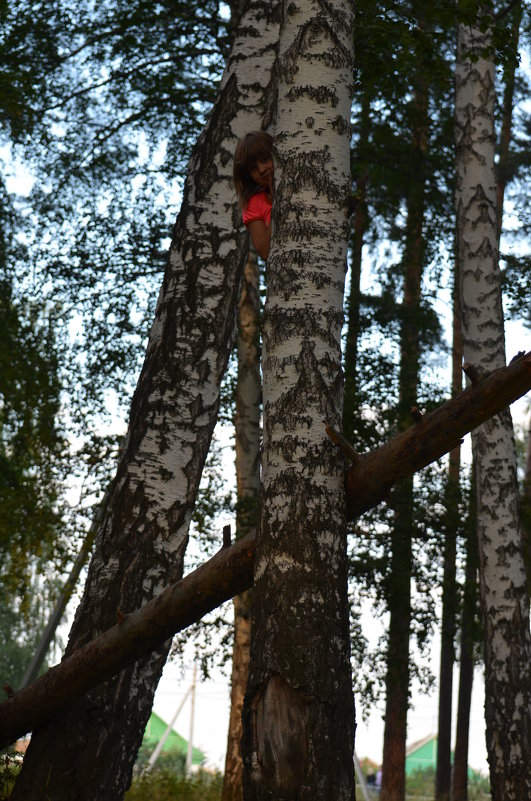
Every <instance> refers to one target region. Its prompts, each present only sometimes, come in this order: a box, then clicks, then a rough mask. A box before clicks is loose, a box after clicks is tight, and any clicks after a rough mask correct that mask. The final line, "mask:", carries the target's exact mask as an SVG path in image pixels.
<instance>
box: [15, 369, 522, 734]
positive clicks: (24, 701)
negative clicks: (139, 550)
mask: <svg viewBox="0 0 531 801" xmlns="http://www.w3.org/2000/svg"><path fill="white" fill-rule="evenodd" d="M506 385H507V386H508V389H507V388H506ZM530 388H531V354H529V356H528V357H526V358H521V359H519V360H518V361H516V362H514V363H513V364H512V365H510V366H509V367H502V368H500V369H499V370H496V371H495V372H494V373H493V374H492V375H491V376H488V377H486V378H484V379H483V380H482V381H481V382H480V383H479V384H478V385H477V386H472V387H469V388H468V389H467V390H465V392H463V393H462V395H461V396H459V397H458V398H456V399H455V400H451V401H448V402H447V403H445V404H444V405H443V406H441V407H440V409H439V410H438V411H437V412H432V413H431V414H429V415H426V416H425V418H424V419H423V421H422V422H421V423H418V424H415V425H414V426H411V427H410V429H408V431H407V432H403V433H402V434H399V435H397V436H396V437H395V438H394V440H397V441H398V443H399V446H398V447H394V446H393V441H394V440H391V441H390V442H389V443H387V446H385V449H382V448H379V449H378V450H376V451H373V452H372V453H368V454H365V456H363V457H360V458H359V459H358V462H357V464H356V465H355V466H354V467H352V468H350V470H349V473H348V476H349V477H350V479H352V480H354V479H355V478H356V476H357V477H358V479H359V482H360V485H361V486H362V487H363V486H364V485H363V483H362V478H364V477H365V475H366V474H367V473H369V474H370V475H371V476H374V477H375V478H374V480H375V481H377V480H378V476H379V475H380V473H383V472H384V471H383V466H389V464H390V463H392V462H395V465H394V466H393V465H391V466H390V468H389V470H388V472H387V473H385V474H384V475H383V476H382V478H381V483H382V487H387V486H388V476H389V474H392V475H393V476H395V480H396V478H402V477H404V476H405V475H407V474H408V472H409V471H411V472H413V471H414V470H416V469H419V468H420V467H424V466H425V465H426V464H429V463H430V461H434V460H435V459H437V458H439V456H441V454H443V453H444V452H445V451H448V450H449V449H450V447H451V445H452V443H453V442H454V438H455V434H454V433H453V429H454V428H456V429H457V431H458V432H460V433H464V432H465V431H469V430H470V429H472V428H474V427H475V426H476V425H477V424H479V422H481V421H483V420H485V414H486V413H487V412H488V413H490V414H494V413H496V411H497V410H499V409H500V408H503V407H504V406H506V405H507V404H508V403H511V402H512V401H513V400H516V399H517V398H519V397H520V396H521V395H522V394H524V393H525V392H527V391H528V390H529V389H530ZM496 398H497V401H496ZM463 400H464V401H466V402H465V403H463ZM455 409H457V410H458V413H454V410H455ZM434 418H435V421H434V422H435V424H434V425H432V424H431V421H432V420H434ZM463 419H464V420H466V421H467V425H468V428H466V427H464V428H463V425H464V424H463V422H462V420H463ZM443 434H444V436H446V448H444V446H443V445H441V442H442V437H443ZM336 439H337V435H335V436H334V441H336ZM429 442H433V446H432V450H431V458H430V456H429V449H428V444H429ZM382 450H383V451H384V452H383V454H382ZM411 453H413V454H417V456H416V461H415V459H411V458H409V457H410V454H411ZM406 457H408V458H406ZM373 462H375V464H374V465H373ZM415 465H416V466H415ZM401 470H402V471H403V472H400V471H401ZM353 486H355V485H353ZM382 487H380V488H379V489H377V491H376V493H375V497H378V498H379V497H383V492H382ZM360 506H362V507H363V508H370V507H367V506H364V505H363V504H360ZM254 549H255V536H254V535H253V536H251V535H249V536H248V537H246V538H245V539H244V540H243V541H238V542H237V543H235V544H234V545H233V546H232V547H231V548H229V549H227V550H224V551H222V552H221V554H220V555H216V556H215V557H213V559H211V560H210V561H208V562H206V563H205V564H204V565H202V566H201V567H200V568H198V569H197V570H196V571H194V572H193V573H191V574H189V575H188V576H186V578H184V579H183V580H182V582H178V584H177V585H171V586H169V587H168V588H167V589H166V590H164V591H163V592H162V593H161V594H160V595H157V596H156V597H155V598H154V599H153V600H152V601H150V602H149V603H147V604H146V605H145V606H143V607H142V608H141V609H139V610H137V611H136V612H134V613H131V615H128V616H126V618H125V620H127V621H133V620H134V621H135V622H134V632H135V633H134V638H131V637H129V634H128V632H129V628H128V626H129V625H133V623H132V622H131V623H128V625H127V626H124V625H123V622H124V620H122V621H121V622H119V623H116V624H115V625H114V626H111V628H110V629H108V630H107V631H106V632H105V633H104V634H101V635H99V636H98V637H97V638H96V639H95V640H92V641H91V642H89V643H87V644H86V645H84V646H83V647H82V648H79V649H78V650H76V651H74V652H73V653H72V654H71V655H70V656H69V657H67V658H65V659H64V660H63V661H62V662H61V663H60V664H59V665H56V666H55V667H53V668H51V669H50V670H49V671H48V672H47V673H45V674H44V675H43V676H41V677H40V678H39V679H37V680H36V681H34V682H33V683H32V684H30V685H29V686H28V687H26V688H24V689H23V690H21V691H18V692H16V693H15V694H14V695H13V696H12V697H11V698H9V699H8V700H7V701H5V702H4V703H3V704H0V747H4V746H7V745H8V744H9V743H10V742H13V741H14V740H15V739H17V737H21V736H22V735H23V734H25V733H26V732H27V731H29V730H31V729H32V728H36V727H38V726H41V725H42V724H43V723H44V722H46V721H47V720H49V718H50V717H52V716H53V715H55V714H57V712H59V711H61V710H62V709H63V708H64V707H66V706H68V704H69V703H70V702H71V701H72V700H74V699H75V698H77V697H78V696H79V695H81V694H82V693H84V692H85V691H86V690H89V689H90V688H91V687H95V686H96V685H97V684H99V683H100V682H101V681H104V680H105V679H107V678H109V677H111V676H113V675H114V674H115V673H117V672H118V671H119V670H121V669H122V668H123V667H125V666H126V665H127V664H129V663H130V662H132V661H134V660H135V659H136V658H137V657H138V655H140V654H146V653H148V652H149V651H151V650H153V649H154V648H155V647H156V646H157V645H160V644H161V643H163V642H164V641H165V640H166V639H167V638H168V637H170V636H171V635H172V634H173V633H175V632H177V631H180V630H181V629H182V628H184V627H186V626H188V625H190V624H191V623H195V622H196V621H197V620H199V619H200V618H201V616H202V615H204V614H206V613H207V612H209V611H211V610H212V609H215V608H216V606H218V605H219V604H220V603H222V602H223V601H225V600H228V599H229V598H232V597H234V596H235V595H236V594H238V593H240V592H242V591H243V590H245V589H248V588H249V587H251V585H252V582H253V560H254ZM220 558H223V559H226V560H227V564H225V563H223V565H220V564H219V561H218V560H219V559H220ZM168 597H172V601H171V603H170V602H168V603H169V606H168V608H167V612H165V613H164V616H163V619H162V620H160V621H158V620H157V615H159V611H158V610H160V608H161V607H160V604H163V603H165V600H164V599H166V598H168ZM137 616H138V617H137ZM138 618H139V619H138ZM155 629H157V633H156V637H155V639H154V636H153V635H154V632H155ZM109 642H111V643H112V648H109V647H108V643H109ZM80 666H83V670H81V669H80Z"/></svg>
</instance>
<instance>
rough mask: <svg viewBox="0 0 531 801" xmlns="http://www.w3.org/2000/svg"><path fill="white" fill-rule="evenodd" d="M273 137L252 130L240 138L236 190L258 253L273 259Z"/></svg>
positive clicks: (235, 168) (235, 169)
mask: <svg viewBox="0 0 531 801" xmlns="http://www.w3.org/2000/svg"><path fill="white" fill-rule="evenodd" d="M272 147H273V137H272V136H271V135H270V134H268V133H266V132H265V131H251V132H250V133H248V134H245V136H244V137H242V138H241V139H240V141H239V142H238V144H237V146H236V153H235V155H234V171H233V177H234V188H235V189H236V193H237V195H238V200H239V202H240V206H241V209H242V217H243V222H244V224H245V225H246V226H247V228H248V230H249V234H250V235H251V240H252V242H253V245H254V247H255V249H256V252H257V253H258V255H259V256H261V257H262V258H263V259H267V257H268V256H269V244H270V242H271V206H272V204H273V155H272Z"/></svg>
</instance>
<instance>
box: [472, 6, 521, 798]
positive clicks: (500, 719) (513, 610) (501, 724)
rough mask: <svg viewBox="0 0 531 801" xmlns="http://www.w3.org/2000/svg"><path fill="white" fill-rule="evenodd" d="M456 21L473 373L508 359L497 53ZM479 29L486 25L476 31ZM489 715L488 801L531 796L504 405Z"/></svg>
mask: <svg viewBox="0 0 531 801" xmlns="http://www.w3.org/2000/svg"><path fill="white" fill-rule="evenodd" d="M489 12H490V13H491V7H490V5H488V4H483V5H482V6H480V9H479V12H478V14H479V16H478V22H477V25H478V27H477V28H474V27H469V26H465V25H462V24H461V25H459V30H458V52H457V64H456V144H457V165H456V168H457V190H456V191H457V195H456V203H457V250H458V262H459V269H460V276H461V277H460V282H461V310H462V315H463V353H464V358H465V360H466V361H468V362H470V363H472V364H474V365H475V366H476V367H477V368H478V369H479V370H492V369H493V368H496V367H499V366H500V365H502V364H503V363H504V360H505V341H504V326H503V311H502V305H501V289H500V271H499V266H498V247H497V208H496V178H495V172H494V146H495V133H494V101H495V89H494V78H495V71H494V60H493V56H492V55H490V54H489V51H488V50H487V49H486V48H490V47H491V44H492V43H491V30H490V28H489V27H488V24H486V23H488V14H489ZM481 27H483V29H484V30H483V31H481V30H480V28H481ZM472 447H473V457H474V472H475V482H476V493H477V533H478V546H479V575H480V597H481V606H482V612H483V619H484V639H485V684H486V686H485V690H486V702H485V714H486V724H487V751H488V756H489V765H490V777H491V789H492V798H493V801H501V800H502V799H503V801H517V800H518V801H520V800H522V801H523V800H524V799H528V798H530V797H531V641H530V634H529V606H528V596H527V591H526V576H525V567H524V560H523V550H522V533H521V529H520V523H519V514H518V488H517V478H516V455H515V446H514V437H513V431H512V423H511V416H510V412H509V410H506V411H504V412H501V413H500V414H499V415H498V416H496V417H495V418H493V419H492V420H490V421H489V422H488V423H485V424H484V425H482V426H481V427H480V428H479V429H477V430H476V431H475V432H473V434H472Z"/></svg>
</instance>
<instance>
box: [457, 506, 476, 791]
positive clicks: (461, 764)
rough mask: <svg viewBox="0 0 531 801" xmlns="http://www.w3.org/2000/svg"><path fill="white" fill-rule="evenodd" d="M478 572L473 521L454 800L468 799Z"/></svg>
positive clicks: (464, 611) (464, 612) (468, 545)
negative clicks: (469, 740)
mask: <svg viewBox="0 0 531 801" xmlns="http://www.w3.org/2000/svg"><path fill="white" fill-rule="evenodd" d="M472 503H473V501H472ZM471 518H472V519H471V522H472V523H473V524H475V514H472V515H471ZM477 572H478V546H477V539H476V533H475V525H471V526H470V529H469V531H468V536H467V540H466V570H465V586H464V589H463V606H462V612H461V643H460V645H461V647H460V652H461V653H460V670H459V695H458V701H457V725H456V735H455V751H454V769H453V773H452V801H467V798H468V739H469V730H470V704H471V701H472V683H473V681H474V645H475V644H476V642H477V634H476V607H477V583H478V579H477Z"/></svg>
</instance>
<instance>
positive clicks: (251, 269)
mask: <svg viewBox="0 0 531 801" xmlns="http://www.w3.org/2000/svg"><path fill="white" fill-rule="evenodd" d="M258 278H259V276H258V260H257V258H256V253H255V252H254V251H251V252H250V254H249V259H248V260H247V264H246V267H245V271H244V275H243V284H242V294H241V298H240V304H239V308H238V382H237V386H236V420H235V437H236V486H237V508H236V536H237V538H238V539H239V538H240V537H243V536H245V535H246V534H249V533H250V531H251V530H252V529H255V528H256V513H257V504H258V491H259V489H260V398H261V391H262V389H261V383H260V353H259V348H260V341H259V340H260V337H259V329H258V319H259V312H260V295H259V287H258ZM250 604H251V593H250V591H249V590H248V591H246V592H244V593H242V594H241V595H237V596H236V597H235V599H234V646H233V651H232V683H231V697H230V704H231V706H230V719H229V731H228V736H227V756H226V759H225V773H224V776H223V791H222V795H221V798H222V801H242V799H243V763H242V752H241V737H242V722H241V715H242V706H243V698H244V695H245V688H246V687H247V680H248V677H249V656H250V648H251V606H250Z"/></svg>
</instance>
